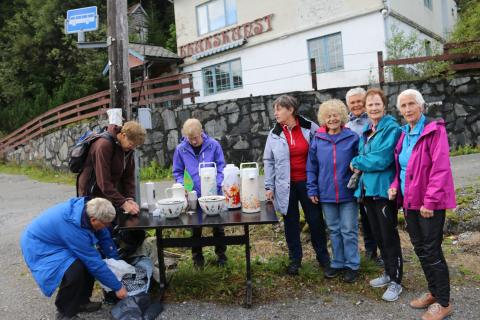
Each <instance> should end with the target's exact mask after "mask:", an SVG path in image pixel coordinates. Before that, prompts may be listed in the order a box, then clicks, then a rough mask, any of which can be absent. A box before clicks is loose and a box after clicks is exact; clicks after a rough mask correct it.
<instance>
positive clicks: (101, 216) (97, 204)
mask: <svg viewBox="0 0 480 320" xmlns="http://www.w3.org/2000/svg"><path fill="white" fill-rule="evenodd" d="M115 214H116V213H115V208H114V207H113V205H112V203H111V202H110V201H108V200H107V199H103V198H94V199H92V200H90V201H88V202H87V215H88V216H89V217H90V218H95V219H97V220H100V221H101V222H107V223H108V222H112V221H113V219H115Z"/></svg>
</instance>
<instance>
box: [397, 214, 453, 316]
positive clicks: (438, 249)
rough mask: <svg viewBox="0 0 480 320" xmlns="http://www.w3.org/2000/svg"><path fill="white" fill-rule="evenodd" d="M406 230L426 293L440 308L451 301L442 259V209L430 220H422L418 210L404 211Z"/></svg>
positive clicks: (444, 262) (444, 264)
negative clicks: (424, 282) (418, 261)
mask: <svg viewBox="0 0 480 320" xmlns="http://www.w3.org/2000/svg"><path fill="white" fill-rule="evenodd" d="M404 215H405V221H406V222H407V231H408V234H409V235H410V240H411V241H412V244H413V248H414V250H415V253H416V254H417V256H418V259H419V260H420V264H421V265H422V269H423V273H424V274H425V278H427V283H428V290H429V291H430V293H431V294H432V295H433V296H434V297H435V298H437V301H438V303H440V304H441V305H442V306H444V307H446V306H448V304H449V302H450V277H449V274H448V266H447V262H446V261H445V257H444V256H443V251H442V241H443V225H444V224H445V210H435V211H434V213H433V217H431V218H423V217H422V216H421V215H420V211H419V210H405V209H404Z"/></svg>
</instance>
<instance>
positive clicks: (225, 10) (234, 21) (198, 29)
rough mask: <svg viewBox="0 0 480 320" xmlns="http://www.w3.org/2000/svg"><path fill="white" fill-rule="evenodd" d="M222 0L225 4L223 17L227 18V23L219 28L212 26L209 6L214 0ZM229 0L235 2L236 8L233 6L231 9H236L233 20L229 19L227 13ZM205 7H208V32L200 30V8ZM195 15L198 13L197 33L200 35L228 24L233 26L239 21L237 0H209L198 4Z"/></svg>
mask: <svg viewBox="0 0 480 320" xmlns="http://www.w3.org/2000/svg"><path fill="white" fill-rule="evenodd" d="M216 1H218V2H221V3H222V4H223V17H224V20H225V24H224V25H222V26H219V27H218V28H213V27H212V26H211V22H210V17H209V11H208V6H209V5H210V4H211V3H213V2H216ZM227 1H230V2H232V3H234V4H235V7H234V8H231V9H234V10H235V17H234V18H233V20H232V21H228V15H227V13H228V12H227ZM203 7H205V8H206V13H207V31H206V32H203V33H202V32H201V31H200V20H199V13H198V12H199V10H200V9H201V8H203ZM195 15H196V20H197V21H196V22H197V34H198V35H199V36H201V35H204V34H207V33H210V32H213V31H215V30H220V29H222V28H225V27H227V26H231V25H234V24H236V23H237V3H236V0H210V1H207V2H205V3H202V4H200V5H198V6H196V7H195Z"/></svg>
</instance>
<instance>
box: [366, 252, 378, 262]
mask: <svg viewBox="0 0 480 320" xmlns="http://www.w3.org/2000/svg"><path fill="white" fill-rule="evenodd" d="M377 257H378V255H377V251H365V258H367V259H368V260H372V261H375V260H376V259H377Z"/></svg>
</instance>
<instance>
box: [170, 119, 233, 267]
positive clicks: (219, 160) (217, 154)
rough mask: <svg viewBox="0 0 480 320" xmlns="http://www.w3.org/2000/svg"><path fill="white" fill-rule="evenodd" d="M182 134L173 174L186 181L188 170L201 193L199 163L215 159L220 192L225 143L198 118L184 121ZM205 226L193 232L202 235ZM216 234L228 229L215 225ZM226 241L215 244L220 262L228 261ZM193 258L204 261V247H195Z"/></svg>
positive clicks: (197, 263) (217, 235)
mask: <svg viewBox="0 0 480 320" xmlns="http://www.w3.org/2000/svg"><path fill="white" fill-rule="evenodd" d="M182 134H183V136H184V138H183V140H182V142H181V143H180V144H179V145H178V146H177V148H176V149H175V153H174V155H173V176H174V177H175V181H176V182H178V183H181V184H184V181H183V176H184V172H185V171H187V172H188V173H189V174H190V176H191V177H192V180H193V189H194V190H195V191H196V192H197V195H198V196H199V197H200V196H201V195H202V194H201V189H200V175H199V172H198V165H199V164H200V163H201V162H215V163H216V165H217V193H218V194H221V193H222V182H223V168H224V167H225V159H224V156H223V151H222V147H221V146H220V143H218V142H217V141H216V140H215V139H212V138H210V137H209V136H208V135H206V134H205V133H204V132H203V130H202V124H201V123H200V121H198V120H197V119H188V120H186V121H185V123H184V124H183V128H182ZM201 235H202V228H193V236H194V237H196V238H199V237H201ZM213 235H214V236H215V237H223V236H225V231H224V230H223V228H222V227H215V228H213ZM226 250H227V247H226V246H225V245H218V246H216V247H215V253H216V254H217V256H218V259H217V264H218V265H220V266H223V265H225V263H226V261H227V256H226V255H225V251H226ZM192 255H193V262H194V264H195V265H196V266H198V267H201V266H203V265H204V263H205V260H204V258H203V254H202V247H193V248H192Z"/></svg>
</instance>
